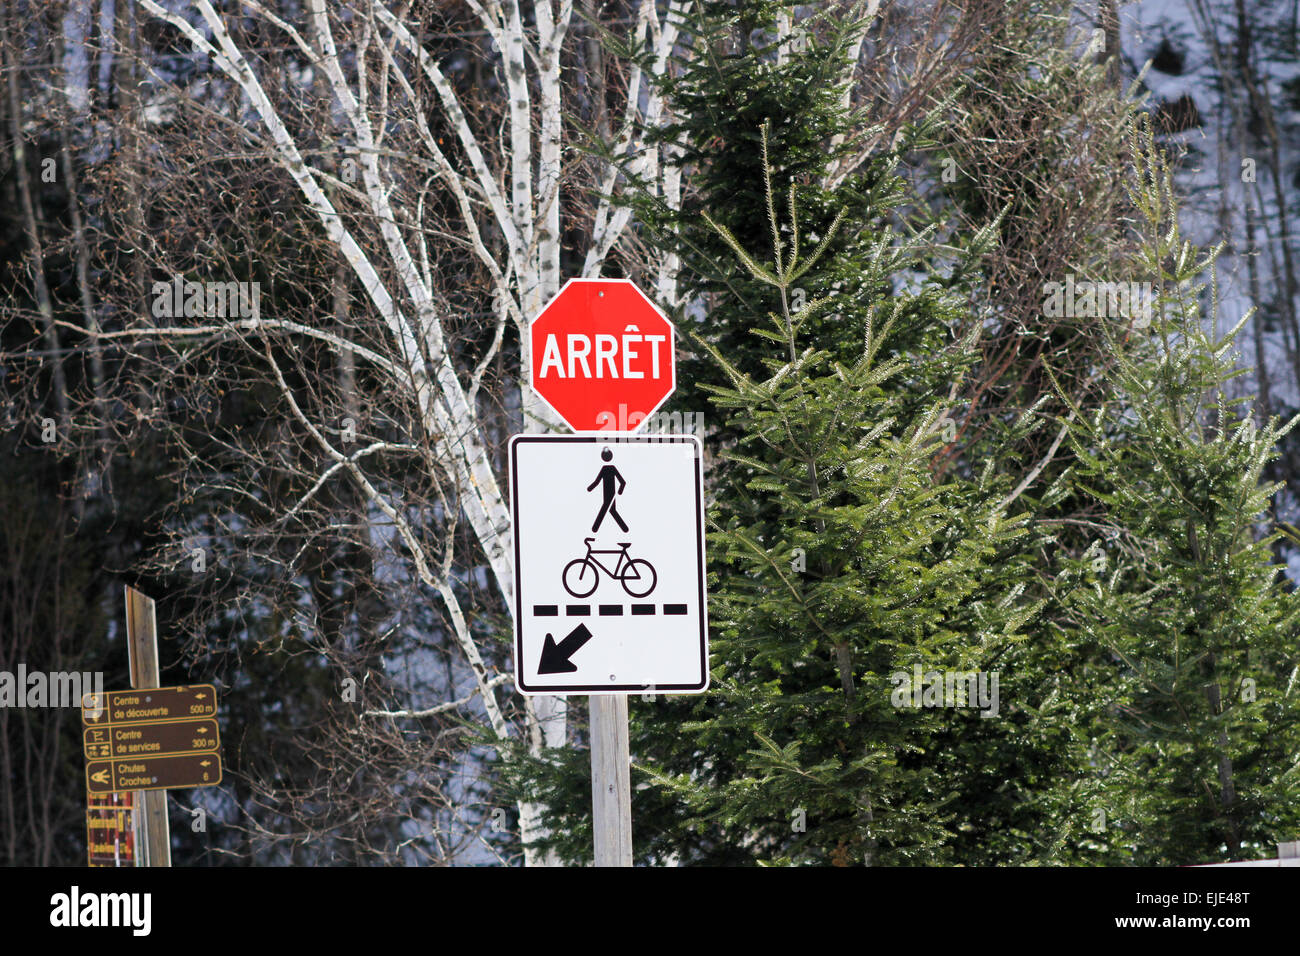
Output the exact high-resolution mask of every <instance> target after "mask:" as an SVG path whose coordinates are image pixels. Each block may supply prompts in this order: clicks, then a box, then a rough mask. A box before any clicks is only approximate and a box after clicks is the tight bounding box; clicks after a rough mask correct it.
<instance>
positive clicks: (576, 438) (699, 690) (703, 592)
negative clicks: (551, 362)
mask: <svg viewBox="0 0 1300 956" xmlns="http://www.w3.org/2000/svg"><path fill="white" fill-rule="evenodd" d="M523 442H537V443H543V444H545V443H556V442H565V443H569V444H575V443H579V442H581V443H588V444H607V445H617V444H627V443H632V442H635V443H637V444H668V443H670V442H671V443H688V444H691V445H694V446H695V455H694V457H693V459H692V460H693V461H694V464H695V546H696V550H697V552H698V554H699V568H700V575H699V580H698V581H697V588H698V590H699V600H700V673H701V674H702V675H703V677H702V679H701V682H700V683H698V684H613V685H610V684H602V685H592V684H573V685H558V686H557V685H553V684H548V685H546V686H544V687H532V688H530V687H527V686H526V685H525V684H524V682H523V680H522V678H521V676H520V669H521V668H520V664H521V662H522V661H523V657H524V653H523V652H524V635H523V626H522V622H523V619H524V617H523V615H524V605H523V588H522V587H520V585H519V568H520V560H519V558H520V547H519V538H520V535H519V511H518V509H519V488H518V485H519V469H518V462H517V460H516V457H515V446H516V445H518V444H520V443H523ZM703 450H704V449H703V446H702V445H701V443H700V440H699V438H698V437H697V436H695V435H658V434H652V435H631V434H628V433H626V432H620V433H615V434H608V433H604V432H583V433H580V434H577V435H530V434H522V435H511V436H510V516H511V520H512V521H513V524H514V527H513V529H512V530H513V531H514V535H513V536H514V559H515V567H514V571H515V582H514V583H515V595H514V598H515V620H514V625H515V689H516V690H518V691H519V693H520V694H522V695H524V696H525V697H536V696H541V695H555V694H587V695H614V694H628V695H630V694H644V693H646V692H651V693H657V694H658V693H662V694H703V693H704V692H705V691H707V690H708V689H709V678H710V674H709V606H708V588H707V587H706V586H705V585H706V583H707V581H706V579H707V577H708V565H706V564H705V552H704V480H703V479H704V475H703V470H702V467H701V456H702V454H703Z"/></svg>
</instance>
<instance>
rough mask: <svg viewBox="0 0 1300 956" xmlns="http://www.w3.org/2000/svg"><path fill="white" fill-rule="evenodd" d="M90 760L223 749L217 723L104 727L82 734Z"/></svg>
mask: <svg viewBox="0 0 1300 956" xmlns="http://www.w3.org/2000/svg"><path fill="white" fill-rule="evenodd" d="M82 736H83V739H84V746H85V750H86V759H87V760H107V759H110V758H113V757H165V756H171V755H174V754H192V753H202V752H204V751H209V750H217V749H219V748H220V747H221V733H220V731H219V730H218V729H217V722H216V721H215V720H174V721H172V722H170V723H166V724H105V725H104V726H102V727H87V728H86V729H85V731H83V734H82Z"/></svg>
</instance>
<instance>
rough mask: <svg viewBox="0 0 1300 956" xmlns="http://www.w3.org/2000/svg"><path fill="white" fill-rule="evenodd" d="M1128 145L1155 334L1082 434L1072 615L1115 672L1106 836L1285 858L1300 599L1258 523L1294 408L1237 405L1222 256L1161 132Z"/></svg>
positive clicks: (1135, 348) (1123, 364)
mask: <svg viewBox="0 0 1300 956" xmlns="http://www.w3.org/2000/svg"><path fill="white" fill-rule="evenodd" d="M1133 154H1134V169H1135V176H1134V180H1133V182H1132V188H1131V189H1130V196H1131V199H1132V203H1133V206H1134V208H1135V210H1136V213H1137V217H1136V218H1137V224H1138V227H1139V228H1140V230H1141V232H1142V234H1143V239H1144V246H1143V253H1142V257H1141V260H1140V262H1139V263H1138V268H1139V270H1140V273H1139V278H1141V279H1149V280H1150V281H1151V282H1152V284H1153V290H1154V293H1155V301H1156V306H1155V309H1154V316H1153V322H1152V327H1151V330H1150V335H1149V336H1140V337H1139V336H1136V335H1133V334H1131V330H1127V331H1129V332H1130V334H1120V333H1119V332H1116V333H1115V334H1113V335H1112V336H1111V349H1110V351H1111V355H1112V358H1113V364H1114V369H1115V370H1114V373H1113V374H1112V375H1111V376H1110V382H1111V388H1112V394H1111V400H1110V401H1109V402H1108V403H1107V405H1106V406H1105V407H1103V408H1102V409H1099V410H1098V411H1097V412H1096V413H1094V414H1088V415H1079V416H1078V417H1077V418H1076V420H1075V422H1074V424H1073V427H1072V436H1071V439H1072V441H1073V443H1074V446H1075V451H1076V454H1077V456H1078V460H1079V466H1078V474H1077V481H1078V486H1079V487H1080V488H1081V489H1083V490H1085V491H1086V493H1087V494H1089V495H1090V497H1091V502H1092V510H1093V514H1094V516H1095V517H1094V518H1093V519H1092V522H1091V524H1092V528H1093V531H1094V534H1095V544H1094V547H1093V549H1092V550H1091V553H1086V554H1085V555H1083V557H1082V559H1080V560H1077V561H1075V562H1073V565H1072V569H1071V573H1072V575H1073V582H1074V586H1073V588H1072V595H1073V601H1072V604H1073V613H1074V615H1076V618H1077V621H1078V624H1079V628H1080V631H1081V633H1083V634H1087V635H1089V636H1090V637H1092V638H1093V639H1095V640H1096V641H1097V642H1098V643H1099V644H1100V645H1101V646H1102V647H1104V648H1105V649H1106V650H1107V651H1108V652H1109V654H1110V655H1111V660H1112V662H1113V672H1114V673H1115V675H1116V679H1115V680H1114V682H1113V684H1112V685H1111V688H1110V690H1111V693H1110V695H1109V698H1108V701H1107V703H1108V705H1109V713H1110V719H1109V720H1108V721H1107V725H1106V732H1105V734H1104V735H1103V736H1102V737H1101V738H1100V739H1099V740H1098V741H1097V745H1096V751H1095V753H1096V757H1095V759H1096V762H1097V765H1098V768H1099V776H1100V780H1101V782H1102V786H1103V788H1104V790H1103V792H1104V801H1103V802H1102V803H1100V804H1099V806H1100V807H1102V808H1108V820H1107V825H1106V828H1105V830H1106V837H1105V842H1106V843H1107V845H1108V847H1109V848H1110V849H1111V850H1112V851H1113V852H1114V853H1115V854H1116V855H1117V857H1119V858H1126V859H1131V860H1132V861H1133V862H1137V863H1142V864H1149V865H1161V864H1163V865H1167V864H1182V863H1209V862H1214V861H1218V860H1228V859H1241V858H1243V857H1257V856H1271V855H1273V844H1274V843H1275V842H1277V841H1280V840H1287V839H1293V838H1294V836H1295V833H1296V832H1297V830H1298V829H1300V803H1298V802H1297V799H1296V798H1297V791H1298V788H1300V762H1298V755H1300V709H1298V705H1300V687H1297V685H1296V672H1297V664H1298V663H1300V650H1298V643H1297V634H1298V632H1300V618H1298V617H1297V614H1298V612H1300V603H1298V602H1300V598H1298V597H1297V595H1296V594H1295V593H1294V591H1293V590H1292V589H1291V588H1290V587H1288V586H1287V585H1286V583H1285V580H1284V578H1282V577H1281V576H1280V575H1279V570H1280V569H1279V568H1278V567H1277V566H1276V565H1275V564H1274V563H1273V554H1272V551H1271V550H1270V545H1271V544H1272V542H1273V540H1274V538H1275V534H1267V533H1265V534H1261V533H1260V525H1261V522H1262V519H1263V518H1265V517H1266V514H1267V506H1268V502H1269V500H1270V498H1271V497H1272V495H1273V494H1275V493H1276V492H1277V490H1278V488H1279V485H1278V484H1265V483H1261V473H1262V472H1263V470H1264V468H1265V466H1266V465H1267V463H1268V462H1269V461H1270V460H1272V459H1273V458H1274V457H1275V455H1276V445H1277V443H1278V441H1279V440H1280V439H1281V438H1282V436H1284V435H1285V434H1286V433H1287V432H1288V431H1289V430H1290V429H1291V427H1292V426H1293V425H1294V424H1295V420H1292V422H1290V423H1289V424H1287V425H1285V426H1282V425H1280V424H1279V423H1278V421H1277V420H1276V419H1274V420H1273V421H1270V422H1268V423H1266V424H1264V425H1263V426H1261V427H1256V425H1255V424H1254V422H1253V420H1252V419H1251V417H1250V410H1249V399H1248V398H1246V399H1240V400H1232V399H1230V398H1229V396H1228V394H1227V390H1226V387H1225V386H1226V384H1227V383H1228V381H1229V380H1230V379H1231V378H1233V377H1235V376H1237V375H1239V374H1242V372H1241V370H1240V369H1234V367H1233V361H1232V357H1231V355H1230V349H1231V347H1232V343H1233V337H1234V335H1235V334H1236V333H1237V331H1238V330H1239V329H1240V328H1241V327H1242V325H1243V324H1244V323H1245V321H1246V319H1244V318H1243V320H1242V322H1241V323H1239V324H1238V325H1237V327H1236V328H1234V329H1233V330H1231V331H1230V332H1228V333H1227V334H1225V335H1222V336H1220V335H1219V334H1218V331H1217V328H1216V326H1217V321H1213V320H1215V318H1216V311H1217V301H1216V298H1215V297H1214V296H1210V297H1209V315H1208V316H1206V315H1204V313H1203V308H1202V303H1203V302H1204V301H1205V298H1206V297H1205V295H1204V286H1203V285H1198V282H1197V280H1198V277H1200V276H1201V275H1203V274H1204V273H1205V272H1206V270H1208V269H1210V267H1211V266H1212V264H1213V260H1214V256H1215V254H1216V253H1217V251H1218V250H1214V251H1212V252H1210V253H1209V254H1206V255H1204V256H1201V255H1199V254H1198V253H1197V252H1196V251H1195V250H1194V249H1193V248H1192V247H1191V246H1190V244H1188V243H1186V242H1185V241H1184V240H1183V239H1182V237H1181V234H1180V231H1179V227H1178V221H1177V211H1176V208H1175V205H1174V201H1173V193H1172V187H1171V184H1170V177H1169V173H1168V170H1167V168H1166V166H1165V161H1164V158H1163V156H1162V155H1161V154H1160V152H1159V151H1158V149H1157V147H1156V146H1155V144H1154V142H1153V139H1152V136H1151V130H1150V126H1149V125H1147V124H1144V125H1142V126H1140V127H1138V128H1137V129H1136V132H1135V134H1134V145H1133ZM1206 318H1209V319H1210V320H1211V323H1210V324H1211V326H1212V327H1211V328H1210V329H1207V328H1205V324H1206V322H1205V320H1206ZM1103 549H1106V550H1107V551H1108V552H1109V553H1110V555H1111V556H1113V558H1114V560H1113V561H1109V560H1107V557H1106V556H1104V555H1103Z"/></svg>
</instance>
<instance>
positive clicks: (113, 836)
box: [86, 792, 136, 866]
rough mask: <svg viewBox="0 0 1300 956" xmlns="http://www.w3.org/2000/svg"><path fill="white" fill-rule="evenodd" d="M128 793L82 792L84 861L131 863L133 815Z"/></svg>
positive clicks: (133, 852) (133, 848)
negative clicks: (84, 798) (85, 851)
mask: <svg viewBox="0 0 1300 956" xmlns="http://www.w3.org/2000/svg"><path fill="white" fill-rule="evenodd" d="M132 803H133V796H132V794H131V793H129V792H128V793H103V794H97V793H88V794H86V849H87V854H86V857H87V858H86V863H87V865H89V866H135V862H136V861H135V818H134V813H133V811H132Z"/></svg>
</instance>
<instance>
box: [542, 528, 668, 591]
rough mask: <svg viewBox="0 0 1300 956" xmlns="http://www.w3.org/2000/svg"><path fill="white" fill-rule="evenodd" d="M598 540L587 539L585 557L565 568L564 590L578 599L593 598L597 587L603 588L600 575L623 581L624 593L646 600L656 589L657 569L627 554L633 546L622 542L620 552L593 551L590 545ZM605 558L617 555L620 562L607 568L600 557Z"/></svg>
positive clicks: (643, 560)
mask: <svg viewBox="0 0 1300 956" xmlns="http://www.w3.org/2000/svg"><path fill="white" fill-rule="evenodd" d="M595 540H596V539H595V538H584V539H583V541H584V543H585V544H586V545H587V554H586V556H585V557H581V558H574V559H573V560H572V561H570V562H569V563H568V564H566V565H565V566H564V573H563V574H561V575H560V580H561V581H562V583H563V584H564V590H566V591H568V592H569V593H570V594H572V595H573V596H574V597H576V598H585V597H590V596H591V595H592V594H593V593H595V590H596V586H597V585H598V584H600V572H601V571H604V572H605V573H606V574H608V575H609V576H610V577H612V578H614V579H615V580H616V581H620V582H621V583H622V585H623V590H624V591H626V592H627V593H628V594H630V595H632V597H635V598H643V597H645V596H646V595H648V594H649V593H650V592H651V591H653V590H654V589H655V584H656V583H658V580H659V578H658V575H657V574H656V573H655V569H654V565H652V564H651V563H650V562H649V561H647V560H645V558H634V557H632V556H631V555H630V554H628V553H627V549H628V548H629V547H630V546H631V544H632V542H630V541H620V542H619V543H618V550H616V551H615V550H600V549H595V548H592V546H591V543H592V542H593V541H595ZM602 554H604V555H609V554H614V555H618V561H617V562H616V563H615V564H614V567H613V568H610V567H608V566H607V565H606V564H605V563H604V562H603V561H602V560H601V559H600V558H599V557H597V555H602Z"/></svg>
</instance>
